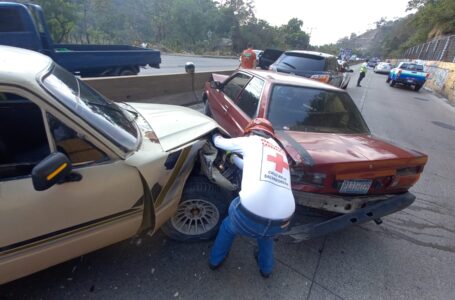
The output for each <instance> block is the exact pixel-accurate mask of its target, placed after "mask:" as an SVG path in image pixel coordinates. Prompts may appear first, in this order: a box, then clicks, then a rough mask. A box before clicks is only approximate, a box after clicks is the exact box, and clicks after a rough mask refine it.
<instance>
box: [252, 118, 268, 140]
mask: <svg viewBox="0 0 455 300" xmlns="http://www.w3.org/2000/svg"><path fill="white" fill-rule="evenodd" d="M248 134H255V135H259V136H262V137H266V138H270V137H273V136H274V135H275V131H274V130H273V126H272V123H270V121H269V120H266V119H264V118H255V119H253V120H252V121H251V122H250V123H248V125H246V127H245V135H248Z"/></svg>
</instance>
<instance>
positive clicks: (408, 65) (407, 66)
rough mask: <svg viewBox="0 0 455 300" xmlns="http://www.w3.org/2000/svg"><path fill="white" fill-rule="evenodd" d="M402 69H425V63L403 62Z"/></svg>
mask: <svg viewBox="0 0 455 300" xmlns="http://www.w3.org/2000/svg"><path fill="white" fill-rule="evenodd" d="M401 69H403V70H408V71H423V65H416V64H402V65H401Z"/></svg>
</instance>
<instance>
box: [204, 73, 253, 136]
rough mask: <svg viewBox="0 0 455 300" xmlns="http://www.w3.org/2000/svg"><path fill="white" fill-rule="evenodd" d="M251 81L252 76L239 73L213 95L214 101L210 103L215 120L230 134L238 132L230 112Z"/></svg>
mask: <svg viewBox="0 0 455 300" xmlns="http://www.w3.org/2000/svg"><path fill="white" fill-rule="evenodd" d="M250 79H251V75H248V74H246V73H243V72H238V73H236V74H234V75H233V76H232V77H231V78H229V79H228V80H227V81H226V82H224V83H223V85H222V87H221V88H220V90H218V91H217V92H215V93H213V100H214V101H212V102H211V103H210V104H211V106H210V110H211V112H212V115H213V118H214V119H215V120H216V121H217V122H218V123H219V124H220V125H221V126H222V127H223V128H224V129H226V130H227V131H228V132H229V133H231V132H234V131H236V129H235V128H236V126H235V124H233V123H232V118H231V116H230V115H229V111H230V109H231V107H232V106H233V105H235V104H234V103H235V100H236V99H237V97H238V96H239V95H240V93H241V92H242V90H243V88H244V87H245V86H246V84H247V83H248V81H249V80H250Z"/></svg>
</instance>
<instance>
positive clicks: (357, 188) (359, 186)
mask: <svg viewBox="0 0 455 300" xmlns="http://www.w3.org/2000/svg"><path fill="white" fill-rule="evenodd" d="M370 187H371V180H370V179H356V180H345V181H343V184H342V185H341V188H340V193H344V194H366V193H368V190H369V189H370Z"/></svg>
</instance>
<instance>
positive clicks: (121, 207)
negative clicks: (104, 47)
mask: <svg viewBox="0 0 455 300" xmlns="http://www.w3.org/2000/svg"><path fill="white" fill-rule="evenodd" d="M218 128H219V127H218V124H216V122H214V121H213V120H212V119H210V118H208V117H206V116H204V115H203V114H201V113H198V112H196V111H194V110H192V109H189V108H184V107H180V106H172V105H158V104H149V103H147V104H146V103H114V102H112V101H110V100H108V99H106V98H104V97H103V96H102V95H100V94H98V93H97V92H96V91H95V90H93V89H92V88H90V87H89V86H88V85H86V84H85V83H84V82H83V81H81V80H79V79H78V78H76V77H75V76H74V75H72V74H71V73H69V72H68V71H66V70H65V69H63V68H62V67H60V66H59V65H57V64H55V63H53V62H52V60H51V59H50V58H49V57H48V56H45V55H42V54H40V53H37V52H33V51H29V50H25V49H21V48H14V47H7V46H0V191H1V192H0V284H3V283H5V282H8V281H11V280H14V279H16V278H19V277H22V276H25V275H28V274H31V273H33V272H36V271H39V270H42V269H45V268H47V267H49V266H52V265H55V264H58V263H60V262H63V261H66V260H69V259H72V258H74V257H77V256H80V255H83V254H86V253H88V252H91V251H94V250H97V249H100V248H102V247H105V246H108V245H111V244H114V243H117V242H119V241H121V240H124V239H127V238H130V237H132V236H134V235H136V234H139V233H143V232H150V233H154V232H156V231H157V230H158V229H159V228H162V229H163V231H165V233H166V234H168V235H169V236H170V237H172V238H174V239H178V240H200V239H208V238H210V237H212V236H214V235H215V234H216V232H217V230H218V226H219V224H220V222H221V220H222V218H223V215H224V214H225V213H226V211H227V207H228V205H229V200H230V199H226V191H225V190H223V191H222V190H221V189H220V188H219V187H218V186H217V185H214V184H213V183H211V181H209V180H208V179H207V177H205V176H204V175H203V172H202V169H203V168H202V166H203V162H204V161H203V160H202V159H200V151H202V150H201V149H203V148H204V147H205V146H206V145H207V140H208V139H209V138H210V136H211V135H212V133H213V131H214V130H218ZM209 175H210V174H209ZM0 298H1V297H0Z"/></svg>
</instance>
